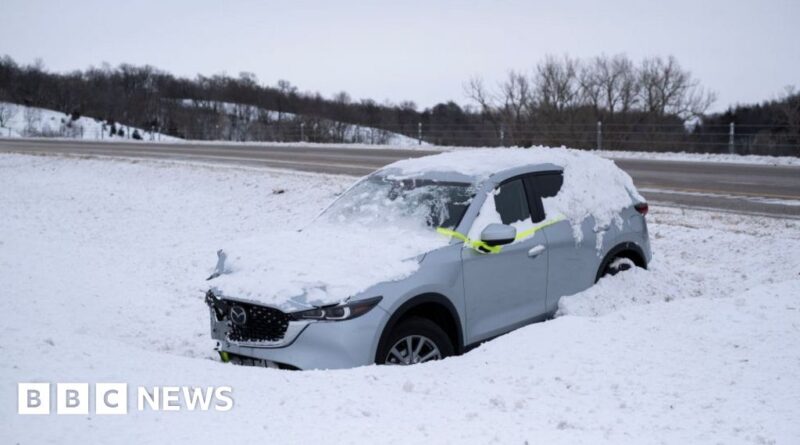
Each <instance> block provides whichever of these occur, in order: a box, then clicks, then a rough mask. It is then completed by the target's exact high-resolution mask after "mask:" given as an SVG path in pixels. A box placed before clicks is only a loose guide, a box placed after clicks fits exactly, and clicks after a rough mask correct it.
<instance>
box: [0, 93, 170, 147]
mask: <svg viewBox="0 0 800 445" xmlns="http://www.w3.org/2000/svg"><path fill="white" fill-rule="evenodd" d="M0 113H2V114H3V122H2V125H0V138H3V137H12V138H18V137H48V138H51V137H61V138H70V139H91V140H114V141H120V140H134V139H133V134H134V132H138V133H139V135H140V136H141V137H142V139H141V140H145V141H160V142H176V141H179V140H180V139H179V138H176V137H172V136H167V135H165V134H161V133H157V132H150V131H145V130H143V129H141V128H136V127H131V126H128V125H122V124H119V123H117V124H115V125H114V129H115V130H116V133H117V134H115V135H113V136H112V135H111V125H110V124H109V123H108V122H105V121H102V120H100V119H95V118H92V117H86V116H81V117H79V118H78V119H76V120H73V119H72V117H71V116H70V115H69V114H66V113H62V112H59V111H54V110H49V109H47V108H39V107H29V106H25V105H19V104H14V103H9V102H0ZM120 130H121V131H122V134H119V131H120Z"/></svg>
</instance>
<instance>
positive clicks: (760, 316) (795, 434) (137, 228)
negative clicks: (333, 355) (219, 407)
mask: <svg viewBox="0 0 800 445" xmlns="http://www.w3.org/2000/svg"><path fill="white" fill-rule="evenodd" d="M351 181H352V178H347V177H337V176H328V175H312V174H305V173H289V172H280V171H275V170H266V169H248V168H242V167H229V166H208V165H201V164H187V163H173V162H156V161H127V160H108V159H104V160H97V159H86V158H78V157H75V158H65V157H55V156H24V155H2V156H0V209H2V217H0V270H2V273H1V274H0V288H2V289H3V292H4V294H5V297H4V299H3V302H4V309H5V312H6V317H5V319H4V322H3V324H2V326H0V353H2V355H3V357H4V360H2V361H0V380H1V381H2V384H0V401H1V403H0V419H2V425H3V427H2V428H0V441H2V442H3V443H17V442H19V443H42V442H52V443H63V442H65V441H66V442H71V443H98V442H101V443H130V442H133V441H136V442H137V443H164V442H165V441H170V442H174V443H190V442H191V443H218V442H219V441H220V440H221V439H222V438H231V437H234V436H235V437H236V438H237V440H242V441H246V440H262V441H263V440H268V441H270V442H276V443H313V442H323V443H331V442H334V443H336V442H345V443H376V442H381V443H382V442H392V443H420V442H423V441H429V442H431V443H442V442H459V443H463V442H466V443H490V442H497V443H522V442H524V441H527V442H528V443H592V444H594V443H637V444H638V443H655V442H663V443H796V442H797V440H798V438H800V424H798V422H797V419H798V418H799V417H800V402H799V401H800V380H798V379H797V372H798V370H800V335H798V334H800V298H798V296H799V295H800V222H798V221H793V220H781V219H768V218H758V217H750V216H739V215H731V214H717V213H709V212H702V211H690V210H680V209H666V208H653V209H651V213H650V215H648V219H649V221H650V233H651V239H652V244H653V250H654V254H655V258H654V261H653V263H652V268H651V270H649V271H635V272H633V273H625V274H622V275H619V276H616V277H613V278H609V279H605V280H603V281H602V282H601V283H600V284H599V285H597V286H595V287H593V288H591V289H589V290H587V291H585V292H583V293H581V294H579V295H576V296H573V297H569V298H566V299H564V300H562V304H561V309H560V310H561V313H562V315H561V316H559V317H558V318H556V319H555V320H552V321H548V322H545V323H539V324H536V325H532V326H529V327H526V328H523V329H520V330H518V331H515V332H513V333H511V334H509V335H506V336H504V337H501V338H499V339H497V340H494V341H492V342H489V343H487V344H485V345H483V346H481V347H480V348H478V349H476V350H474V351H472V352H470V353H468V354H466V355H465V356H462V357H456V358H451V359H447V360H444V361H442V362H438V363H431V364H426V365H421V366H417V367H412V368H388V367H365V368H359V369H354V370H344V371H333V372H330V371H314V372H285V371H275V370H266V369H260V368H246V367H236V366H232V365H227V364H222V363H220V362H219V361H218V359H217V358H216V357H215V356H214V353H213V350H212V348H213V342H212V341H211V340H210V339H209V334H208V332H207V331H208V313H207V309H206V308H205V306H204V305H203V303H202V292H201V291H200V289H198V288H197V287H196V283H197V278H198V276H202V275H204V274H207V273H208V272H209V269H210V268H211V266H213V252H214V250H215V249H216V248H217V247H218V245H219V243H220V242H221V241H224V240H227V239H230V238H232V237H247V236H253V235H256V234H259V233H262V232H263V231H265V230H273V229H275V228H293V227H298V226H302V225H304V224H305V223H307V222H308V221H309V220H310V219H311V218H312V217H313V216H314V215H315V214H316V213H317V212H318V211H319V210H320V209H321V207H322V206H323V205H324V204H325V203H326V202H327V201H329V200H330V199H332V198H333V197H334V196H335V195H336V193H338V192H341V191H342V190H343V188H344V187H345V186H346V185H347V184H349V183H350V182H351ZM274 189H283V190H285V193H273V190H274ZM27 381H46V382H70V381H78V382H89V383H95V382H106V381H110V382H114V381H121V382H127V383H128V384H129V387H131V388H132V387H135V386H137V385H171V384H172V385H199V386H207V385H230V386H232V387H233V397H234V400H235V407H234V409H233V410H232V411H230V412H227V413H217V412H208V413H200V412H178V413H163V412H151V411H145V412H137V411H136V410H135V409H132V410H131V411H130V414H129V415H127V416H120V417H113V416H108V417H107V416H98V415H95V414H89V415H88V416H56V415H54V414H51V415H50V416H19V415H17V414H16V409H15V403H16V396H17V394H16V383H17V382H27ZM133 406H134V407H135V405H133Z"/></svg>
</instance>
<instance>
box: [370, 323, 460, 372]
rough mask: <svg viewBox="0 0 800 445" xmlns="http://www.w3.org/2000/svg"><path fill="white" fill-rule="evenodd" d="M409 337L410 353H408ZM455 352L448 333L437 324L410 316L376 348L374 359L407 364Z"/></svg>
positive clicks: (441, 357)
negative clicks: (378, 348) (377, 349)
mask: <svg viewBox="0 0 800 445" xmlns="http://www.w3.org/2000/svg"><path fill="white" fill-rule="evenodd" d="M409 341H410V345H411V348H410V349H411V354H407V351H408V350H409V348H408V345H409ZM437 352H438V353H437ZM454 353H455V349H454V348H453V343H452V342H451V341H450V337H448V336H447V333H445V332H444V330H443V329H442V328H441V327H439V325H437V324H436V323H434V322H432V321H431V320H428V319H427V318H422V317H410V318H408V319H405V320H402V321H400V323H398V324H397V325H396V326H395V327H394V328H393V329H392V331H391V334H389V336H388V338H387V341H386V342H384V343H383V344H382V345H381V347H380V350H379V351H378V354H377V357H376V358H377V360H376V362H377V363H378V364H379V365H401V366H407V365H415V364H417V363H424V362H427V361H433V360H441V359H443V358H445V357H449V356H451V355H453V354H454Z"/></svg>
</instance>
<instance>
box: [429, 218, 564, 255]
mask: <svg viewBox="0 0 800 445" xmlns="http://www.w3.org/2000/svg"><path fill="white" fill-rule="evenodd" d="M563 220H564V217H563V216H559V217H558V218H555V219H553V220H551V221H545V222H543V223H541V224H539V225H536V226H533V227H531V228H530V229H528V230H525V231H522V232H520V233H518V234H517V236H516V238H514V241H520V240H523V239H525V238H528V237H530V236H533V235H534V234H535V233H536V232H538V231H539V230H542V229H544V228H545V227H548V226H552V225H553V224H555V223H557V222H560V221H563ZM436 231H437V232H438V233H441V234H442V235H445V236H450V237H453V238H456V239H459V240H461V241H463V242H464V245H466V246H469V247H471V248H473V249H475V250H477V251H478V252H481V253H486V252H488V253H500V251H501V250H503V246H490V245H488V244H486V242H484V241H481V240H473V239H469V238H468V237H467V236H466V235H463V234H461V233H458V232H456V231H455V230H450V229H445V228H444V227H437V228H436ZM481 249H483V250H481Z"/></svg>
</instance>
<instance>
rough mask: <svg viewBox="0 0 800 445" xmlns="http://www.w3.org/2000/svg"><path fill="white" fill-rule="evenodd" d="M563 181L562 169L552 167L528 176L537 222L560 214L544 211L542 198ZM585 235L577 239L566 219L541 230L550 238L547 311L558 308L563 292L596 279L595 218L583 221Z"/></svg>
mask: <svg viewBox="0 0 800 445" xmlns="http://www.w3.org/2000/svg"><path fill="white" fill-rule="evenodd" d="M563 182H564V178H563V173H562V172H560V171H550V172H542V173H536V174H533V175H529V176H527V177H526V178H525V185H526V189H527V191H528V197H529V199H530V207H531V209H533V211H532V214H533V219H534V221H535V222H537V223H542V222H545V221H548V220H552V219H554V218H556V217H558V216H560V215H548V214H546V213H545V208H546V207H547V206H545V205H544V204H543V200H546V199H547V198H551V197H553V196H555V195H556V194H557V193H558V192H559V190H560V189H561V186H562V184H563ZM581 226H582V227H581V232H582V239H581V241H580V242H577V241H576V240H575V236H574V232H573V228H572V226H571V224H570V222H569V221H567V220H564V221H561V222H558V223H556V224H553V225H548V226H547V227H545V228H543V229H542V230H540V232H544V236H545V238H546V239H547V249H548V253H549V254H548V257H547V261H548V274H547V303H546V312H547V313H552V312H555V311H556V309H558V300H559V299H560V298H561V297H563V296H564V295H572V294H575V293H577V292H580V291H582V290H584V289H587V288H588V287H589V286H591V285H592V284H593V283H594V276H595V273H596V272H597V271H596V266H595V262H596V257H597V251H596V249H595V247H596V246H595V243H596V240H597V238H596V234H595V232H594V230H593V227H594V218H591V217H590V218H587V219H586V220H584V221H583V223H582V224H581Z"/></svg>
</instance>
